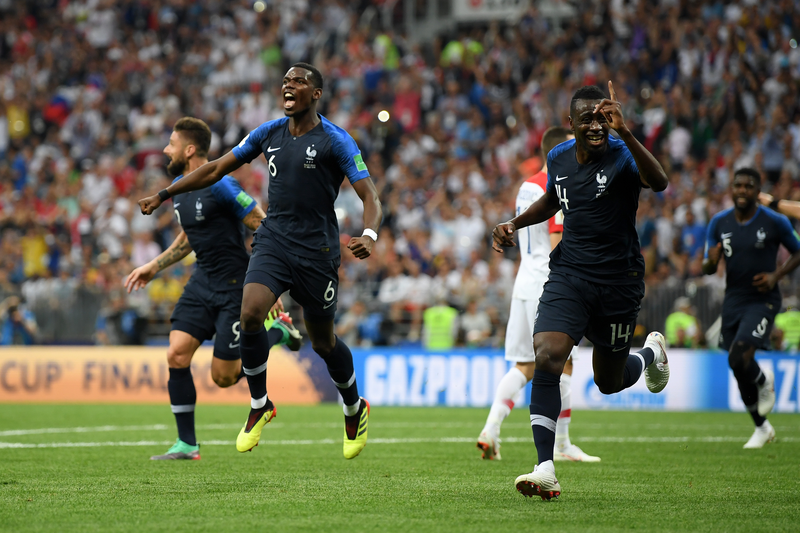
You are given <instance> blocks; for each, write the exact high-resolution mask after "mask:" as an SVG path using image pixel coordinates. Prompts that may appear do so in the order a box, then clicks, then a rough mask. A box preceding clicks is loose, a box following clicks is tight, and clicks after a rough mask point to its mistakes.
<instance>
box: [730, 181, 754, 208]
mask: <svg viewBox="0 0 800 533" xmlns="http://www.w3.org/2000/svg"><path fill="white" fill-rule="evenodd" d="M759 192H761V185H759V183H758V182H757V181H756V180H755V179H754V178H753V177H752V176H748V175H746V174H737V175H736V176H734V177H733V182H732V183H731V196H732V197H733V204H734V205H735V206H736V208H737V209H740V210H742V211H746V210H748V209H750V208H751V207H752V206H753V205H755V203H756V200H757V199H758V193H759Z"/></svg>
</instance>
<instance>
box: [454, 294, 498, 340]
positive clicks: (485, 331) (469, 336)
mask: <svg viewBox="0 0 800 533" xmlns="http://www.w3.org/2000/svg"><path fill="white" fill-rule="evenodd" d="M459 325H460V327H461V335H463V338H464V340H465V341H466V344H467V346H483V345H484V344H485V343H486V341H487V339H488V338H489V337H490V336H491V334H492V321H491V319H490V318H489V315H488V314H487V313H486V312H485V311H481V310H479V309H478V302H477V301H475V300H470V301H469V302H467V309H466V310H465V312H464V314H463V315H461V316H460V317H459Z"/></svg>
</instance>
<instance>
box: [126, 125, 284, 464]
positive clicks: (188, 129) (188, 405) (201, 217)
mask: <svg viewBox="0 0 800 533" xmlns="http://www.w3.org/2000/svg"><path fill="white" fill-rule="evenodd" d="M210 144H211V130H210V129H209V128H208V126H207V125H206V124H205V122H203V121H202V120H199V119H196V118H192V117H184V118H182V119H180V120H178V121H177V122H176V123H175V127H174V129H173V132H172V135H170V138H169V144H168V145H167V147H166V148H164V154H166V155H167V157H169V159H170V162H169V165H168V167H167V171H168V172H169V173H170V174H171V175H173V176H177V177H176V178H175V180H174V181H173V183H176V182H178V181H179V180H181V179H182V174H183V173H184V172H191V171H193V170H194V169H196V168H198V167H200V166H201V165H203V164H205V163H207V162H208V159H207V157H208V148H209V145H210ZM173 202H174V203H173V207H174V208H175V217H176V218H177V219H178V223H179V224H180V225H181V228H182V231H181V232H180V233H179V234H178V236H177V237H176V239H175V241H174V242H173V243H172V244H171V245H170V247H169V248H167V249H166V250H165V251H164V252H163V253H162V254H161V255H159V256H158V257H156V258H155V259H153V260H152V261H150V262H149V263H147V264H146V265H143V266H140V267H139V268H137V269H135V270H134V271H133V272H131V273H130V275H128V277H127V278H126V279H125V286H126V287H127V289H128V292H131V291H132V290H138V289H140V288H142V287H144V286H145V285H146V284H147V282H149V281H150V280H152V279H153V278H154V277H155V275H156V274H158V272H160V271H161V270H163V269H165V268H167V267H169V266H170V265H172V264H174V263H176V262H177V261H180V260H181V259H183V258H184V257H186V256H187V255H189V253H190V252H192V251H193V250H194V252H195V255H196V256H197V268H196V269H195V271H194V273H193V274H192V277H191V278H190V279H189V282H188V283H187V284H186V287H185V288H184V291H183V294H182V295H181V297H180V299H179V300H178V303H177V305H176V306H175V309H174V310H173V313H172V317H171V318H170V321H171V322H172V331H170V334H169V348H168V350H167V363H168V366H169V381H168V382H167V389H168V390H169V397H170V404H171V406H172V412H173V413H174V414H175V421H176V423H177V426H178V440H177V441H176V443H175V445H174V446H172V448H170V449H169V451H168V452H167V453H166V454H164V455H156V456H153V457H152V459H200V450H199V446H198V445H197V440H196V437H195V427H194V411H195V401H196V398H197V393H196V390H195V386H194V380H193V379H192V371H191V367H190V364H191V362H192V357H193V356H194V353H195V352H196V351H197V348H199V347H200V344H202V342H203V341H204V340H207V339H211V338H212V337H214V339H215V340H214V356H213V358H212V360H211V378H212V379H213V380H214V383H216V384H217V385H219V386H220V387H230V386H231V385H233V384H235V383H236V382H238V381H239V378H240V376H241V375H242V365H241V362H240V361H239V340H240V336H241V335H240V329H239V309H240V307H241V304H242V287H243V286H244V276H245V272H246V271H247V262H248V261H249V259H250V256H249V254H248V253H247V249H246V248H245V242H244V237H245V231H246V229H245V228H249V229H250V230H253V231H255V230H256V229H257V228H258V226H259V225H260V223H261V219H263V218H264V216H265V215H264V211H263V210H262V209H261V208H260V207H259V206H258V204H257V202H256V201H255V200H254V199H253V198H252V197H251V196H250V195H249V194H247V193H246V192H245V191H243V190H242V188H241V187H240V186H239V183H238V182H237V181H236V180H235V179H233V178H232V177H230V176H224V177H223V178H222V179H221V180H220V181H219V182H217V183H216V184H214V186H213V187H210V188H208V189H205V190H203V191H197V192H192V193H186V194H179V195H176V196H175V197H174V198H173ZM278 309H280V310H282V309H283V305H282V304H276V311H278ZM270 335H271V336H272V337H273V339H274V340H275V342H277V343H280V344H287V345H288V346H289V347H290V348H291V349H295V350H296V349H299V347H300V346H299V345H300V338H299V335H300V333H299V332H298V331H297V329H295V328H294V327H293V325H292V323H291V319H290V318H289V317H288V315H286V314H284V313H281V314H280V315H279V316H278V318H276V320H275V321H274V323H273V327H272V328H271V329H270Z"/></svg>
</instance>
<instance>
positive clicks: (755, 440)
mask: <svg viewBox="0 0 800 533" xmlns="http://www.w3.org/2000/svg"><path fill="white" fill-rule="evenodd" d="M774 440H775V428H774V427H772V424H770V423H769V420H765V421H764V423H763V424H761V426H758V427H756V430H755V431H754V432H753V436H752V437H750V440H748V441H747V443H746V444H745V445H744V449H745V450H752V449H757V448H763V447H764V445H765V444H766V443H768V442H772V441H774Z"/></svg>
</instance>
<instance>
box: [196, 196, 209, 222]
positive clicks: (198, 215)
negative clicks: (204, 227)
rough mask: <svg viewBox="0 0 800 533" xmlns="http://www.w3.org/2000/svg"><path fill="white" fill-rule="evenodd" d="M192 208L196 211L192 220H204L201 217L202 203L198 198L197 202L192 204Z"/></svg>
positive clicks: (203, 217)
mask: <svg viewBox="0 0 800 533" xmlns="http://www.w3.org/2000/svg"><path fill="white" fill-rule="evenodd" d="M194 208H195V210H197V213H196V214H195V216H194V219H195V220H205V219H206V217H205V216H203V202H202V201H201V200H200V198H198V199H197V201H196V202H195V203H194Z"/></svg>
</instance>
